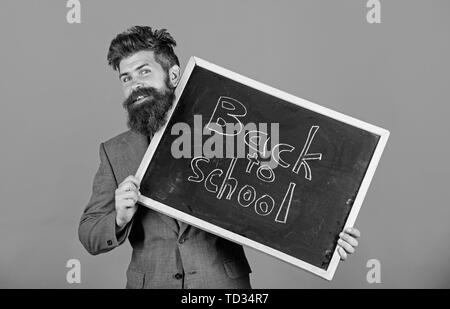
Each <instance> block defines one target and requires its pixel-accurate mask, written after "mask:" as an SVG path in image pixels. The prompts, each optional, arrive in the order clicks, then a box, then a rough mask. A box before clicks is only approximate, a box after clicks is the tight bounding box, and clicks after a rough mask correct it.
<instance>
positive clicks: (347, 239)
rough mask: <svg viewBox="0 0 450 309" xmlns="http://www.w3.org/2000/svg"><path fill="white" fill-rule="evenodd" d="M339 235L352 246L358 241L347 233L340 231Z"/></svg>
mask: <svg viewBox="0 0 450 309" xmlns="http://www.w3.org/2000/svg"><path fill="white" fill-rule="evenodd" d="M339 237H340V238H341V239H342V240H344V241H345V242H348V243H349V244H350V245H352V246H353V247H358V241H357V240H356V239H355V238H353V237H352V236H350V235H349V234H347V233H340V234H339Z"/></svg>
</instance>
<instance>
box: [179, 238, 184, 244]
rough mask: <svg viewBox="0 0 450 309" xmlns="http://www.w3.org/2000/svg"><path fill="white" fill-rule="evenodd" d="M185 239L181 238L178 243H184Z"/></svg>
mask: <svg viewBox="0 0 450 309" xmlns="http://www.w3.org/2000/svg"><path fill="white" fill-rule="evenodd" d="M185 241H186V239H184V238H180V240H179V241H178V243H180V244H182V243H184V242H185Z"/></svg>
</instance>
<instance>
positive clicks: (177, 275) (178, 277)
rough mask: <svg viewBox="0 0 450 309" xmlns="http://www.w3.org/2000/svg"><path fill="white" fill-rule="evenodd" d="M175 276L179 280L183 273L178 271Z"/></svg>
mask: <svg viewBox="0 0 450 309" xmlns="http://www.w3.org/2000/svg"><path fill="white" fill-rule="evenodd" d="M173 277H174V278H175V279H177V280H180V279H181V278H183V275H182V274H180V273H178V274H175V275H174V276H173Z"/></svg>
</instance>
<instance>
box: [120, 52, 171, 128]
mask: <svg viewBox="0 0 450 309" xmlns="http://www.w3.org/2000/svg"><path fill="white" fill-rule="evenodd" d="M119 74H120V75H119V78H120V81H121V83H122V87H123V92H124V95H125V101H124V102H123V106H124V108H125V109H126V110H127V111H128V126H129V127H130V129H131V130H133V131H136V132H139V133H141V134H144V135H147V136H151V135H153V134H154V133H155V132H156V131H157V130H159V129H160V128H161V127H162V126H163V125H164V123H165V121H166V114H167V111H168V110H169V109H170V107H171V105H172V103H173V99H174V90H173V87H170V86H169V83H170V82H169V78H168V73H167V72H166V71H165V70H164V68H163V67H162V66H161V65H160V64H159V63H158V62H156V60H155V58H154V54H153V52H152V51H139V52H137V53H135V54H133V55H131V56H130V57H128V58H125V59H123V60H122V61H121V62H120V64H119Z"/></svg>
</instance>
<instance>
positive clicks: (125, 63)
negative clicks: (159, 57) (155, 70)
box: [119, 50, 157, 72]
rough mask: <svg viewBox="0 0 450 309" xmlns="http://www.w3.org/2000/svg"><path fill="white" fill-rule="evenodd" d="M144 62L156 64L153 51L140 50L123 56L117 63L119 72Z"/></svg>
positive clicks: (129, 69) (130, 69)
mask: <svg viewBox="0 0 450 309" xmlns="http://www.w3.org/2000/svg"><path fill="white" fill-rule="evenodd" d="M144 63H148V64H156V63H157V62H156V61H155V55H154V53H153V51H150V50H142V51H138V52H137V53H134V54H132V55H131V56H129V57H127V58H124V59H122V60H121V61H120V63H119V72H124V71H127V72H128V71H132V70H133V69H134V68H136V67H138V66H140V65H143V64H144Z"/></svg>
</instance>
